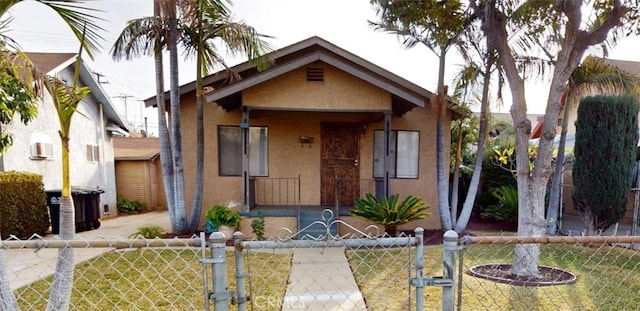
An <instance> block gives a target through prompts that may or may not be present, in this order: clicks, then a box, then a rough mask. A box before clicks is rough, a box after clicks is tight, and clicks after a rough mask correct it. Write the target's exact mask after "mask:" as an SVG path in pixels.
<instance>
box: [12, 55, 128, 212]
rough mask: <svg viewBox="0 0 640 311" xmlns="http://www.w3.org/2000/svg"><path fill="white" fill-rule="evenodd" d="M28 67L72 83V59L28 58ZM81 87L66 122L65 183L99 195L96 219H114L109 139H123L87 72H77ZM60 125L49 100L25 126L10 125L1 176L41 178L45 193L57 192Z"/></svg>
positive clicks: (122, 130) (82, 68) (115, 116)
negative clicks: (75, 108) (67, 178)
mask: <svg viewBox="0 0 640 311" xmlns="http://www.w3.org/2000/svg"><path fill="white" fill-rule="evenodd" d="M27 56H28V57H29V58H30V59H31V61H32V62H33V63H34V64H35V65H36V66H37V67H38V68H39V69H40V70H41V71H43V72H46V73H47V74H48V75H51V76H57V77H59V78H60V79H63V80H65V81H68V82H69V83H71V81H72V79H73V73H74V70H75V69H74V67H75V66H74V64H75V61H76V56H77V54H75V53H27ZM79 79H80V84H81V85H84V86H88V87H89V88H90V89H91V93H90V94H89V95H88V96H87V97H86V98H85V99H84V100H83V101H82V102H81V103H80V105H79V106H78V111H77V112H76V114H75V115H74V116H73V119H72V122H71V129H70V134H71V139H70V141H69V143H70V146H69V149H70V154H69V157H70V161H71V163H72V164H71V168H70V178H71V185H72V186H73V187H81V188H89V189H95V190H98V191H104V192H103V193H101V194H100V208H99V210H100V216H103V217H109V216H115V215H116V213H117V209H116V182H115V167H114V161H113V137H114V136H123V135H127V134H128V130H127V126H126V124H125V122H124V120H123V119H122V118H121V117H120V115H119V114H118V112H117V111H116V109H115V108H114V106H113V104H112V103H111V101H110V100H109V96H108V95H107V94H105V92H104V90H103V89H102V87H101V86H100V84H99V83H98V81H97V80H96V79H95V78H94V74H93V73H92V71H91V70H90V69H89V68H88V67H87V66H86V64H84V63H83V64H82V66H80V78H79ZM59 130H60V124H59V121H58V115H57V112H56V110H55V107H54V105H53V103H52V100H51V95H50V94H48V93H47V94H45V96H44V99H42V100H41V103H40V105H39V106H38V116H37V117H36V118H35V119H34V120H32V121H31V122H30V123H29V124H28V125H26V126H25V125H24V124H22V123H21V122H18V121H14V123H13V124H12V125H11V126H10V128H9V132H10V133H12V134H13V136H14V141H13V145H12V146H11V147H10V148H9V149H8V150H7V152H6V153H4V154H3V155H0V171H24V172H31V173H36V174H40V175H42V176H43V183H44V188H45V190H47V191H60V189H61V188H62V147H61V142H60V136H59V134H58V131H59Z"/></svg>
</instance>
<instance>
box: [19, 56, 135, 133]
mask: <svg viewBox="0 0 640 311" xmlns="http://www.w3.org/2000/svg"><path fill="white" fill-rule="evenodd" d="M25 54H26V55H27V56H28V57H29V59H30V60H31V61H32V62H33V63H34V64H35V65H36V67H38V69H40V71H43V72H45V73H46V74H48V75H51V76H54V75H56V74H57V73H59V72H61V71H63V70H65V69H67V68H69V67H72V66H74V63H75V60H76V56H77V54H75V53H32V52H28V53H25ZM71 70H73V68H71ZM80 79H81V80H82V82H84V84H85V85H87V86H88V87H89V88H90V89H91V94H90V95H92V96H93V97H95V98H96V100H97V101H98V102H100V103H102V104H103V107H104V113H105V116H106V117H107V118H108V119H109V120H110V121H112V122H113V123H114V124H115V125H117V126H118V127H119V128H120V129H122V130H123V131H125V132H129V130H128V129H127V125H126V122H125V121H124V120H123V119H122V117H120V114H118V112H117V110H116V109H115V107H114V105H113V103H112V102H111V100H110V99H109V96H107V94H106V92H105V91H104V89H103V88H102V86H101V85H100V83H98V81H97V80H96V79H95V77H94V75H93V73H92V72H91V70H90V69H89V67H87V65H86V63H85V62H82V65H81V66H80Z"/></svg>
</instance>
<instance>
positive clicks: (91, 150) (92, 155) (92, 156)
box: [87, 145, 100, 162]
mask: <svg viewBox="0 0 640 311" xmlns="http://www.w3.org/2000/svg"><path fill="white" fill-rule="evenodd" d="M99 152H100V148H98V146H96V145H87V161H89V162H100V153H99Z"/></svg>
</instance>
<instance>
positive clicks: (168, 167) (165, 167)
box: [153, 0, 176, 228]
mask: <svg viewBox="0 0 640 311" xmlns="http://www.w3.org/2000/svg"><path fill="white" fill-rule="evenodd" d="M159 1H160V0H156V1H154V2H153V14H154V16H155V17H157V18H159V17H160V16H161V13H160V2H159ZM158 45H159V44H158ZM154 60H155V71H156V105H157V106H158V109H157V110H158V111H157V112H158V138H159V140H160V163H161V167H162V181H163V183H164V192H165V198H166V199H167V209H168V210H169V218H170V220H171V227H172V228H173V227H174V223H173V220H174V219H175V218H176V217H175V204H174V203H173V202H175V188H174V174H173V159H172V158H171V142H170V140H169V129H168V128H167V108H166V100H165V97H164V68H163V66H162V51H161V50H160V49H156V51H155V52H154Z"/></svg>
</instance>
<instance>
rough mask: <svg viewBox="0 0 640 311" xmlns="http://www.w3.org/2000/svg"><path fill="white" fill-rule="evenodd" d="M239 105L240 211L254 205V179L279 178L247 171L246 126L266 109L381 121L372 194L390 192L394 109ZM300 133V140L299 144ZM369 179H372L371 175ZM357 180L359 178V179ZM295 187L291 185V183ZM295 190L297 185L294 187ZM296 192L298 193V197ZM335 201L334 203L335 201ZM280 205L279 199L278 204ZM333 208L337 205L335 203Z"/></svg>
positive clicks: (247, 133)
mask: <svg viewBox="0 0 640 311" xmlns="http://www.w3.org/2000/svg"><path fill="white" fill-rule="evenodd" d="M238 108H239V109H241V111H242V117H241V120H240V124H239V127H240V135H241V136H240V139H241V140H240V145H241V157H242V159H241V163H242V172H241V178H242V181H241V184H242V211H243V212H249V210H250V209H251V208H252V207H253V206H254V205H255V193H256V180H257V179H271V180H280V179H282V178H279V177H274V178H263V177H261V178H254V177H252V176H251V175H250V172H249V171H250V159H251V157H250V148H249V135H250V128H251V126H252V119H261V118H262V116H263V114H267V113H269V112H278V113H288V112H291V113H292V114H293V113H298V114H299V113H322V114H342V115H351V116H357V120H358V122H360V123H363V124H365V125H366V124H367V123H379V122H382V124H383V125H384V157H383V167H384V171H383V177H382V178H381V179H380V178H379V182H381V186H376V187H375V190H376V194H377V195H384V196H386V197H388V196H389V195H390V193H391V189H390V179H391V163H392V159H391V158H392V152H391V150H392V148H391V132H392V131H391V124H392V123H391V122H392V117H393V115H394V112H393V111H392V110H340V109H284V108H265V107H250V106H242V105H240V106H239V107H237V108H236V109H238ZM302 143H303V142H302V137H301V144H302ZM299 179H300V177H298V184H300V180H299ZM372 181H373V179H372ZM358 182H360V183H361V182H362V179H360V180H359V181H358ZM294 188H295V187H294ZM298 191H299V188H298ZM299 197H300V196H299V195H298V198H299ZM291 202H295V200H294V201H288V203H286V204H285V205H299V201H298V203H294V204H290V203H291ZM337 204H338V203H336V205H337ZM278 205H282V203H280V204H278ZM336 208H338V207H337V206H336Z"/></svg>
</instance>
